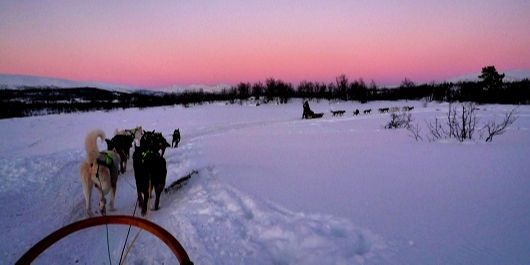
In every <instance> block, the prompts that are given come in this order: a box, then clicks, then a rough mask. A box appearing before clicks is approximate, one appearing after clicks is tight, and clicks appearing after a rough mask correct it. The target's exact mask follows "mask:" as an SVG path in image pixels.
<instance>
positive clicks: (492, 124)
mask: <svg viewBox="0 0 530 265" xmlns="http://www.w3.org/2000/svg"><path fill="white" fill-rule="evenodd" d="M516 120H517V117H515V109H512V110H511V111H510V112H508V113H506V114H505V115H504V119H503V120H502V121H501V122H500V123H497V122H496V121H489V122H488V123H486V125H484V128H482V129H483V130H485V131H487V132H486V133H487V135H488V136H487V137H486V142H491V141H493V136H497V135H501V134H503V133H504V132H505V131H506V128H508V127H509V126H510V125H512V124H513V123H514V122H515V121H516Z"/></svg>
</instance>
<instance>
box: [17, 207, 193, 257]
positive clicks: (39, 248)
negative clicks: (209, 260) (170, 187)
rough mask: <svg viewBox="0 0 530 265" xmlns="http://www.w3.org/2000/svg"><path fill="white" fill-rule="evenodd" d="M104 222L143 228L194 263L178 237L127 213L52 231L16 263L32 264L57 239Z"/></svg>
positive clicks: (96, 218) (91, 219)
mask: <svg viewBox="0 0 530 265" xmlns="http://www.w3.org/2000/svg"><path fill="white" fill-rule="evenodd" d="M104 224H121V225H133V226H136V227H138V228H141V229H143V230H145V231H147V232H149V233H151V234H153V235H154V236H156V237H158V238H159V239H160V240H162V241H163V242H164V243H165V244H166V245H167V246H168V247H169V249H171V251H172V252H173V254H174V255H175V257H177V259H178V261H179V263H180V264H183V265H192V264H193V262H191V260H190V258H189V257H188V254H187V253H186V250H184V248H183V247H182V245H181V244H180V243H179V242H178V241H177V239H175V237H173V236H172V235H171V234H170V233H169V232H168V231H167V230H165V229H164V228H162V227H161V226H159V225H157V224H155V223H153V222H150V221H148V220H146V219H142V218H138V217H133V216H127V215H109V216H99V217H93V218H88V219H84V220H81V221H78V222H75V223H72V224H69V225H67V226H65V227H63V228H60V229H59V230H57V231H55V232H53V233H51V234H50V235H48V236H47V237H45V238H44V239H42V240H41V241H39V242H38V243H37V244H35V245H34V246H33V247H32V248H30V249H29V250H28V251H27V252H26V253H25V254H24V255H23V256H22V257H20V259H19V260H18V261H17V262H16V264H31V262H33V260H35V258H37V257H38V256H39V255H40V254H41V253H42V252H44V251H45V250H46V249H47V248H49V247H50V246H51V245H53V244H55V243H56V242H57V241H59V240H61V239H62V238H64V237H66V236H67V235H70V234H72V233H74V232H77V231H79V230H82V229H85V228H89V227H93V226H99V225H104Z"/></svg>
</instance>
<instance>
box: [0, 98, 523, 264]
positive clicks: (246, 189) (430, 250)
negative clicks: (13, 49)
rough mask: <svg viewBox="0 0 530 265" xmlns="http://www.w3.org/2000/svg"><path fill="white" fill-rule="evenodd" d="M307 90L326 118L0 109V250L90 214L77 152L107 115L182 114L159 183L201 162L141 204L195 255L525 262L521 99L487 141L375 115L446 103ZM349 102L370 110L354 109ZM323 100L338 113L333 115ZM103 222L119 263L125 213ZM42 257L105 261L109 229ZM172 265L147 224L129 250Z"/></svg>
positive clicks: (288, 111)
mask: <svg viewBox="0 0 530 265" xmlns="http://www.w3.org/2000/svg"><path fill="white" fill-rule="evenodd" d="M310 104H311V108H312V109H313V110H315V111H317V112H325V113H326V114H325V116H324V118H323V119H317V120H302V119H301V112H302V103H301V101H297V100H294V101H292V102H291V103H289V104H287V105H274V104H267V105H261V106H259V107H256V106H252V105H242V106H240V105H225V104H220V103H219V104H210V105H203V106H196V107H190V108H183V107H181V106H177V107H158V108H147V109H128V110H118V111H111V112H90V113H76V114H65V115H49V116H39V117H28V118H16V119H6V120H0V128H1V139H0V179H1V182H0V211H1V212H2V214H1V215H0V224H2V234H3V236H2V238H3V239H4V240H2V242H0V261H1V263H2V264H12V263H14V262H15V261H16V260H17V259H18V257H19V256H20V255H22V254H23V253H24V252H25V251H26V250H27V249H28V248H29V247H30V246H32V245H33V244H35V243H36V242H37V241H38V240H40V239H41V238H43V237H44V236H46V235H47V234H49V233H51V232H52V231H54V230H56V229H58V228H60V227H62V226H64V225H66V224H69V223H71V222H73V221H76V220H80V219H82V218H84V197H83V196H82V191H81V184H80V181H79V164H80V162H81V161H82V159H83V158H84V157H85V151H84V149H83V148H84V146H83V144H84V138H85V136H86V134H87V132H88V131H90V130H91V129H93V128H101V129H103V130H104V131H105V132H106V133H107V137H111V136H112V134H113V132H114V129H116V128H133V127H136V126H138V125H142V126H143V127H144V128H145V129H148V130H153V129H155V130H157V131H162V132H163V133H164V135H165V136H166V138H167V139H168V141H170V140H171V138H170V134H171V133H172V131H173V129H175V128H180V130H181V133H182V142H181V144H180V146H179V148H177V149H168V150H167V151H166V155H165V157H166V159H167V161H168V179H167V183H168V184H169V183H171V182H172V181H174V180H176V179H178V178H180V177H182V176H184V175H186V174H188V173H189V172H191V171H193V170H197V171H198V172H199V174H197V175H194V176H193V178H192V179H191V180H190V182H188V184H187V185H186V186H184V188H182V189H180V190H178V191H175V192H173V193H170V194H163V195H162V200H161V209H160V210H159V211H156V212H154V211H153V212H150V213H149V215H148V218H149V219H150V220H152V221H154V222H156V223H158V224H160V225H161V226H163V227H165V228H166V229H168V230H169V231H170V232H171V233H172V234H173V235H174V236H175V237H176V238H177V239H178V240H179V241H180V242H181V243H182V245H183V246H184V247H185V249H186V250H187V252H188V254H189V256H190V257H191V259H192V261H194V262H195V264H529V263H530V173H529V172H530V163H529V162H530V107H529V106H519V107H518V109H517V116H518V120H517V121H516V122H515V124H514V125H513V126H512V127H511V128H509V129H508V131H507V132H506V133H505V134H504V135H502V136H498V137H497V138H494V140H493V142H492V143H485V142H484V141H479V140H477V141H473V142H465V143H458V142H455V141H452V140H442V141H438V142H428V141H424V142H416V141H415V140H414V139H413V138H412V137H410V136H409V133H408V132H407V131H406V130H404V129H398V130H386V129H384V128H383V127H384V125H385V124H386V123H387V122H388V121H389V119H390V118H389V115H388V114H379V113H374V112H375V110H376V109H377V108H379V107H392V106H400V107H401V106H405V105H412V106H415V109H414V110H413V111H412V112H411V113H412V115H413V118H414V120H415V122H418V123H419V124H420V125H422V126H423V127H425V126H424V125H425V122H424V121H425V120H432V119H434V117H435V116H438V117H443V116H444V114H445V112H446V110H447V108H448V105H447V104H446V103H441V104H438V103H429V104H428V105H427V106H426V107H424V106H423V103H421V102H411V101H409V102H405V101H398V102H371V103H368V104H363V105H361V104H358V103H355V102H340V103H330V102H328V101H321V102H319V103H317V102H310ZM513 107H514V106H504V105H483V106H480V110H479V111H478V117H479V119H480V121H481V122H485V121H486V120H491V119H497V120H499V119H501V118H502V115H503V113H505V112H507V111H509V110H511V109H512V108H513ZM356 108H358V109H360V110H361V111H362V110H364V109H368V108H372V114H370V115H360V116H357V117H354V116H353V115H352V111H353V110H355V109H356ZM330 109H333V110H335V109H345V110H347V112H346V114H345V116H343V117H331V115H330V113H329V110H330ZM426 133H427V131H426V129H425V128H424V129H423V132H422V134H426ZM105 147H106V145H104V144H100V149H104V148H105ZM127 169H128V171H127V172H126V173H125V174H124V175H122V176H120V180H119V183H118V193H117V199H116V207H117V211H116V212H113V213H111V214H132V212H133V209H134V202H135V199H136V189H135V187H134V183H135V182H134V173H133V170H132V162H131V161H129V165H128V168H127ZM94 192H95V191H94ZM94 195H95V194H94ZM93 197H94V198H93V199H94V203H93V205H97V204H96V203H95V200H96V199H95V197H97V196H93ZM109 230H110V245H111V255H112V257H113V264H117V263H118V260H119V255H120V252H121V248H122V245H123V241H124V240H125V234H126V232H127V227H126V226H110V227H109ZM132 234H133V235H134V234H136V230H135V229H133V233H132ZM6 239H8V240H6ZM37 261H38V262H37V264H53V263H55V264H106V263H108V260H107V245H106V238H105V228H104V227H98V228H94V229H89V230H84V231H83V232H80V233H77V234H74V235H72V236H70V237H68V238H67V239H65V240H62V241H60V243H58V244H56V245H54V247H52V248H50V249H49V250H48V251H47V252H45V254H44V255H42V256H41V257H39V259H38V260H37ZM173 263H176V260H175V258H174V257H173V256H172V254H171V253H170V252H169V250H167V249H166V248H165V247H164V245H163V244H162V243H160V242H158V241H157V240H156V239H155V238H153V237H152V236H150V235H148V234H147V233H141V234H140V236H139V239H138V240H137V241H136V243H135V245H134V247H133V248H132V250H131V253H130V254H129V256H128V259H127V264H173Z"/></svg>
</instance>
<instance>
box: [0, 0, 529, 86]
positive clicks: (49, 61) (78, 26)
mask: <svg viewBox="0 0 530 265" xmlns="http://www.w3.org/2000/svg"><path fill="white" fill-rule="evenodd" d="M529 29H530V1H515V0H506V1H500V0H499V1H493V0H489V1H431V0H426V1H425V0H424V1H420V0H418V1H391V0H384V1H330V0H328V1H175V0H173V1H66V0H64V1H63V0H56V1H46V0H43V1H24V0H22V1H0V73H10V74H29V75H40V76H52V77H60V78H67V79H74V80H82V81H99V82H111V83H122V84H128V85H135V86H144V87H164V86H170V85H189V84H195V83H201V84H218V83H228V84H233V83H237V82H239V81H250V82H254V81H258V80H264V79H265V78H268V77H276V78H281V79H283V80H286V81H290V82H295V83H297V82H299V81H301V80H304V79H306V80H314V81H329V80H333V79H334V78H335V77H336V76H337V75H339V74H346V75H347V76H348V77H350V78H359V77H363V78H364V79H365V80H374V81H376V82H377V83H379V84H392V83H394V84H395V83H399V82H400V81H401V80H402V79H403V78H405V77H408V78H410V79H412V80H414V81H417V82H424V81H431V80H443V79H446V78H449V77H453V76H458V75H462V74H466V73H471V72H479V71H480V69H481V68H482V67H483V66H486V65H495V66H496V67H497V68H498V69H499V70H500V71H507V70H512V69H530V30H529Z"/></svg>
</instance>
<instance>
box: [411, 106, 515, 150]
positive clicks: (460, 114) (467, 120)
mask: <svg viewBox="0 0 530 265" xmlns="http://www.w3.org/2000/svg"><path fill="white" fill-rule="evenodd" d="M460 108H461V111H459V109H460ZM477 110H478V108H477V106H476V105H475V104H474V103H465V104H461V105H460V106H454V105H452V104H450V105H449V111H448V112H447V116H446V121H445V124H442V122H440V120H439V119H438V118H435V119H434V122H426V123H427V128H428V129H429V135H428V136H427V138H428V139H429V141H435V140H438V139H442V138H455V139H457V140H458V141H460V142H463V141H465V140H472V139H474V137H475V133H476V128H477V124H478V123H479V120H478V118H477ZM516 119H517V118H516V117H515V109H513V110H512V111H510V112H509V113H506V114H505V117H504V119H503V120H502V122H500V123H497V122H496V121H488V122H487V123H486V124H485V125H484V127H483V128H482V129H480V132H481V137H480V138H481V139H482V138H483V136H482V132H485V134H486V135H487V137H486V142H491V141H492V140H493V137H494V136H497V135H501V134H503V133H504V132H505V130H506V128H508V127H509V126H510V125H512V124H513V123H514V122H515V120H516ZM416 139H418V138H416Z"/></svg>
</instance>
